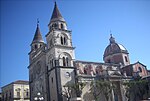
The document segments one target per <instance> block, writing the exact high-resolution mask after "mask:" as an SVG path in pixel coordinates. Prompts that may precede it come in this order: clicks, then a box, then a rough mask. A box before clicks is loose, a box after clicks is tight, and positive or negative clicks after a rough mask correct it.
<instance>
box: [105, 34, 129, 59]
mask: <svg viewBox="0 0 150 101" xmlns="http://www.w3.org/2000/svg"><path fill="white" fill-rule="evenodd" d="M109 41H110V44H109V45H108V46H107V47H106V49H105V51H104V57H106V56H109V55H112V54H116V53H128V51H127V49H126V48H125V47H124V46H123V45H121V44H118V43H116V42H115V38H114V37H112V35H111V37H110V39H109Z"/></svg>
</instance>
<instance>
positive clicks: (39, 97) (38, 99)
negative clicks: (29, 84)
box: [34, 93, 44, 101]
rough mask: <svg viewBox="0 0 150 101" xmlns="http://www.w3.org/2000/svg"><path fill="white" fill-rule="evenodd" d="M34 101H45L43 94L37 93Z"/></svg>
mask: <svg viewBox="0 0 150 101" xmlns="http://www.w3.org/2000/svg"><path fill="white" fill-rule="evenodd" d="M34 100H35V101H42V100H44V97H43V96H41V93H37V96H36V97H34Z"/></svg>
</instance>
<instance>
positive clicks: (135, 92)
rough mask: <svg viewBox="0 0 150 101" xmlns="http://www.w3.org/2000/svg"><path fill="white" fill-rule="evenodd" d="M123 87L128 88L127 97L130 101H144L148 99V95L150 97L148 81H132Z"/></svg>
mask: <svg viewBox="0 0 150 101" xmlns="http://www.w3.org/2000/svg"><path fill="white" fill-rule="evenodd" d="M123 85H124V86H125V88H126V97H127V98H128V99H132V100H137V99H140V100H142V99H147V98H148V95H149V94H148V92H149V90H150V88H149V86H148V81H146V80H132V81H128V82H124V83H123ZM131 95H132V96H131Z"/></svg>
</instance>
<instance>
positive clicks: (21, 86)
mask: <svg viewBox="0 0 150 101" xmlns="http://www.w3.org/2000/svg"><path fill="white" fill-rule="evenodd" d="M2 101H30V90H29V82H28V81H23V80H18V81H15V82H12V83H10V84H8V85H6V86H4V87H2Z"/></svg>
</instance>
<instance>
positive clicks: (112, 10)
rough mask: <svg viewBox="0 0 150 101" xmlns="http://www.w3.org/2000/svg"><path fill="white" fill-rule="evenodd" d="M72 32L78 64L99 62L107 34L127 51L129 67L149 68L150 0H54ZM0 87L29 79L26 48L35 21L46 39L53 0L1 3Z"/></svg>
mask: <svg viewBox="0 0 150 101" xmlns="http://www.w3.org/2000/svg"><path fill="white" fill-rule="evenodd" d="M57 5H58V7H59V10H60V12H61V14H62V15H63V17H64V18H65V20H66V22H67V24H68V28H69V29H70V30H72V39H73V45H74V46H75V47H76V49H75V55H76V59H77V60H86V61H95V62H103V53H104V50H105V48H106V46H107V45H108V44H109V37H110V30H111V32H112V34H113V36H114V37H115V39H116V41H117V42H118V43H121V44H123V45H124V46H125V47H126V49H127V50H128V52H129V56H130V61H131V63H135V62H137V61H140V62H142V63H143V64H145V65H146V66H147V68H148V69H150V60H149V56H150V55H149V52H150V45H149V38H150V6H149V5H150V1H149V0H57ZM0 7H1V8H0V15H1V16H0V41H1V42H0V87H1V86H4V85H6V84H8V83H10V82H13V81H15V80H28V69H27V67H28V65H29V56H28V53H29V51H30V43H31V42H32V39H33V36H34V33H35V29H36V23H37V18H39V20H40V30H41V32H42V35H43V38H44V40H45V35H46V34H47V32H48V26H47V25H48V23H49V21H50V18H51V14H52V11H53V7H54V2H53V0H1V1H0Z"/></svg>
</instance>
